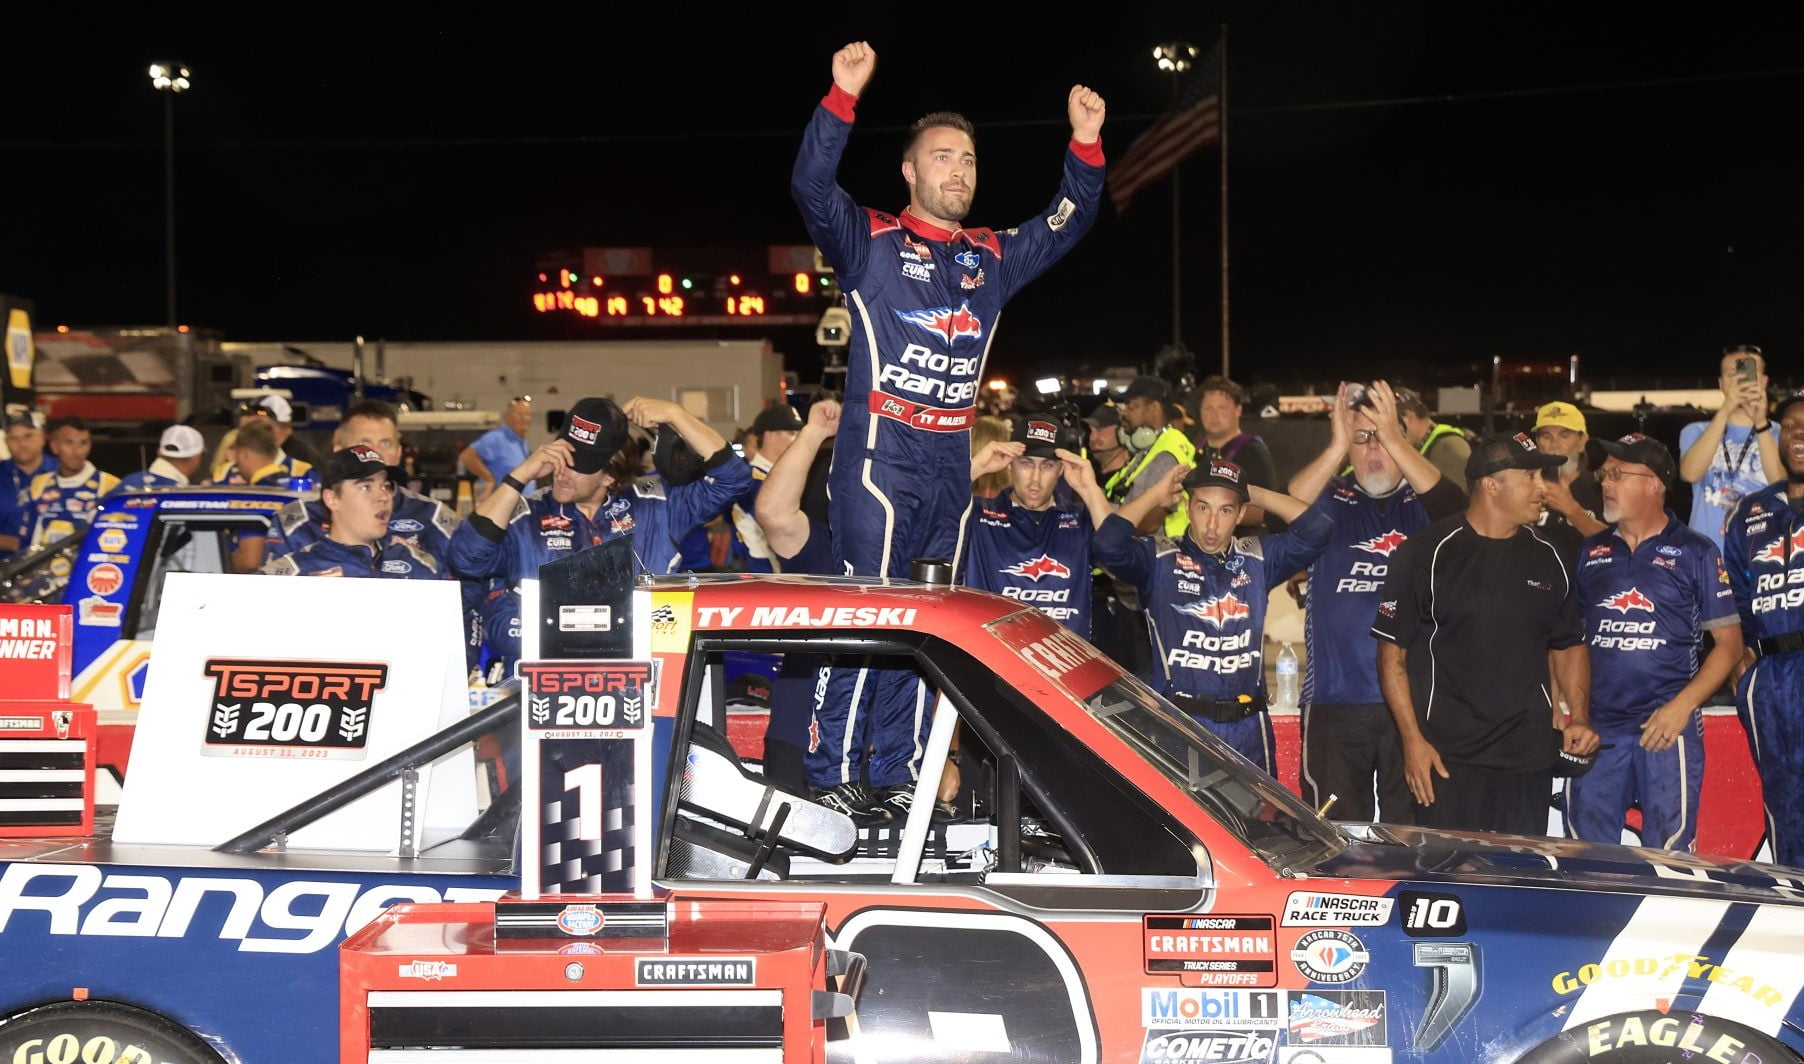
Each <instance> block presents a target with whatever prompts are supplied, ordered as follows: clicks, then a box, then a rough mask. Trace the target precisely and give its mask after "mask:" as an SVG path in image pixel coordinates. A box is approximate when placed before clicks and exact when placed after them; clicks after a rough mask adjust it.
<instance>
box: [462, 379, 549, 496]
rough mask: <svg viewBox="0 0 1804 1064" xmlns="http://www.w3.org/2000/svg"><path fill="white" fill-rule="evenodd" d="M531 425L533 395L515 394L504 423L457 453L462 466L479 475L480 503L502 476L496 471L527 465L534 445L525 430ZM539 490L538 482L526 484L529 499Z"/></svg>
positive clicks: (502, 416)
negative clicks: (528, 440)
mask: <svg viewBox="0 0 1804 1064" xmlns="http://www.w3.org/2000/svg"><path fill="white" fill-rule="evenodd" d="M530 428H532V396H530V395H516V396H514V397H513V398H512V399H510V400H508V403H507V409H506V410H504V411H502V414H501V424H499V425H496V426H495V427H494V428H492V429H490V430H488V431H487V432H485V433H483V434H482V435H480V436H478V437H476V440H475V442H473V443H471V444H470V445H469V446H468V447H465V448H464V449H463V451H462V452H461V453H459V454H458V456H457V464H458V467H459V468H460V469H462V470H463V471H464V472H466V473H468V474H470V475H471V476H473V477H475V478H476V481H477V487H476V501H477V502H478V503H481V502H482V500H483V499H485V498H487V497H488V494H489V492H491V491H493V490H494V488H495V483H496V481H498V480H500V479H501V477H498V476H496V475H495V470H497V469H499V470H502V471H503V473H504V475H505V473H506V472H507V471H511V470H513V469H516V468H518V467H519V466H521V465H523V464H525V462H526V458H527V456H528V455H530V454H532V448H531V447H530V446H528V445H527V443H526V432H527V430H528V429H530ZM538 491H539V486H538V484H537V483H532V484H528V485H526V491H525V492H524V494H525V496H526V498H529V499H530V498H532V497H533V496H534V495H536V494H537V493H538Z"/></svg>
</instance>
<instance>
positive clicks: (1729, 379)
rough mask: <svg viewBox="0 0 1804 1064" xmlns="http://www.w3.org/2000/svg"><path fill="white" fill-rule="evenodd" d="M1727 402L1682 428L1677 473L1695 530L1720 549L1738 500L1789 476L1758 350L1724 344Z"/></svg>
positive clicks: (1722, 384)
mask: <svg viewBox="0 0 1804 1064" xmlns="http://www.w3.org/2000/svg"><path fill="white" fill-rule="evenodd" d="M1717 384H1718V386H1719V387H1720V388H1721V389H1722V394H1723V402H1722V405H1721V406H1719V407H1717V410H1716V416H1715V417H1712V418H1711V419H1710V420H1709V421H1694V422H1692V423H1691V424H1689V425H1686V426H1685V427H1684V428H1683V429H1681V430H1679V476H1680V477H1682V478H1684V480H1685V482H1686V483H1688V484H1690V485H1691V486H1692V487H1691V520H1690V522H1689V523H1690V525H1691V527H1692V528H1695V529H1697V530H1698V531H1699V532H1702V533H1703V534H1704V535H1706V536H1709V537H1710V541H1711V542H1712V543H1715V544H1716V545H1717V547H1718V548H1719V549H1720V548H1721V547H1722V545H1723V528H1724V526H1725V525H1726V524H1727V522H1728V519H1729V514H1730V513H1732V512H1733V511H1734V509H1735V504H1736V503H1738V502H1740V501H1741V500H1742V498H1743V497H1744V496H1747V495H1751V494H1753V493H1754V492H1756V491H1759V490H1760V489H1761V488H1764V487H1766V486H1767V485H1768V484H1771V483H1772V482H1773V481H1775V480H1783V479H1784V478H1785V467H1784V466H1783V465H1781V464H1780V461H1779V441H1778V438H1777V434H1776V433H1774V432H1773V431H1772V422H1771V421H1770V420H1769V419H1768V418H1767V413H1766V359H1765V356H1763V355H1762V354H1761V353H1760V348H1758V347H1755V346H1753V345H1752V344H1737V345H1735V346H1733V347H1725V348H1723V359H1722V373H1721V375H1720V376H1719V377H1718V379H1717Z"/></svg>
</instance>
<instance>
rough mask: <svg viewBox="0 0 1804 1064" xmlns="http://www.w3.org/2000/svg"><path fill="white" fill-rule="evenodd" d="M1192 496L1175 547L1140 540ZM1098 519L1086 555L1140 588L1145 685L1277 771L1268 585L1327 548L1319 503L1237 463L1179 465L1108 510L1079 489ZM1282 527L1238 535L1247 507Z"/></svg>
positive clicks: (1155, 539) (1328, 530)
mask: <svg viewBox="0 0 1804 1064" xmlns="http://www.w3.org/2000/svg"><path fill="white" fill-rule="evenodd" d="M1180 490H1182V491H1184V492H1188V493H1189V501H1188V503H1187V504H1186V505H1187V511H1188V514H1189V517H1190V526H1189V528H1188V529H1187V530H1186V531H1185V533H1184V537H1183V538H1182V539H1178V540H1173V539H1171V538H1169V537H1166V536H1163V535H1152V536H1138V537H1136V536H1135V535H1134V529H1135V528H1136V527H1137V526H1138V525H1139V524H1140V522H1141V520H1142V519H1144V518H1145V517H1146V516H1147V515H1148V514H1150V513H1152V512H1153V511H1154V510H1155V509H1156V508H1159V507H1169V506H1172V505H1175V500H1176V499H1177V498H1178V493H1179V491H1180ZM1085 501H1086V502H1087V503H1088V504H1089V508H1090V513H1091V515H1092V518H1093V519H1096V521H1097V528H1096V538H1095V541H1094V542H1093V543H1092V544H1091V548H1090V550H1091V556H1092V557H1094V558H1095V559H1096V561H1097V562H1099V563H1101V564H1102V566H1103V567H1104V568H1105V569H1107V570H1108V571H1109V572H1110V573H1112V574H1114V575H1115V576H1116V577H1117V578H1118V579H1121V580H1126V581H1128V582H1129V583H1131V584H1133V585H1134V586H1135V587H1136V588H1138V589H1139V591H1140V594H1141V599H1142V601H1144V602H1145V603H1146V615H1147V618H1148V620H1149V622H1150V623H1151V625H1152V637H1153V656H1154V657H1155V658H1156V659H1157V664H1156V665H1155V666H1154V670H1153V671H1154V678H1153V685H1154V687H1155V688H1157V689H1158V690H1159V692H1160V693H1162V694H1164V695H1165V697H1166V698H1168V699H1170V700H1171V702H1172V703H1173V704H1175V705H1176V706H1177V707H1178V708H1179V709H1181V710H1183V711H1184V712H1186V713H1188V714H1189V715H1190V716H1191V717H1193V718H1194V719H1196V720H1197V721H1198V722H1200V723H1201V724H1202V725H1203V727H1205V728H1207V729H1209V730H1210V731H1212V732H1214V733H1215V734H1216V735H1217V736H1219V737H1220V738H1221V739H1222V740H1223V741H1224V742H1226V743H1227V744H1228V745H1230V746H1232V747H1233V748H1234V749H1236V750H1238V751H1240V753H1241V754H1242V755H1243V756H1244V757H1246V759H1247V760H1249V761H1251V762H1252V763H1253V764H1255V765H1258V766H1259V767H1260V768H1263V769H1264V770H1265V771H1266V772H1267V773H1269V774H1272V775H1276V774H1277V764H1276V760H1275V755H1274V752H1273V741H1272V722H1271V717H1270V715H1268V714H1267V713H1266V712H1265V709H1266V690H1265V648H1264V638H1265V610H1266V601H1267V598H1268V597H1269V596H1270V594H1271V589H1272V588H1273V587H1274V586H1276V585H1278V584H1281V583H1283V582H1284V581H1285V580H1287V579H1289V577H1290V576H1291V574H1293V573H1295V572H1297V571H1299V570H1301V569H1303V568H1304V567H1306V566H1308V565H1309V564H1310V563H1311V562H1313V561H1315V559H1316V558H1317V557H1319V556H1320V555H1321V553H1322V551H1323V550H1324V549H1325V548H1326V547H1327V546H1328V539H1329V537H1330V536H1331V535H1332V534H1333V532H1334V524H1333V522H1331V521H1330V520H1329V519H1328V517H1327V515H1326V514H1324V513H1322V505H1323V504H1322V503H1319V502H1318V503H1317V504H1316V505H1315V506H1305V505H1304V504H1303V503H1301V502H1299V501H1297V500H1296V499H1293V498H1291V497H1290V496H1288V495H1284V494H1282V493H1280V492H1275V491H1271V490H1268V489H1266V488H1262V487H1259V486H1258V485H1256V484H1248V483H1247V482H1246V479H1245V477H1244V475H1243V474H1242V472H1241V469H1240V467H1239V466H1237V465H1235V464H1234V463H1233V462H1229V461H1225V460H1219V459H1217V460H1211V461H1207V462H1205V463H1204V464H1201V465H1198V466H1196V467H1195V468H1194V469H1192V468H1190V467H1189V466H1176V467H1174V468H1173V469H1172V470H1171V471H1170V472H1169V473H1167V474H1166V475H1165V476H1164V477H1163V478H1162V479H1161V480H1160V481H1159V483H1158V485H1157V486H1156V487H1155V488H1153V490H1151V491H1147V492H1143V493H1141V494H1140V495H1139V496H1138V497H1137V498H1135V499H1132V500H1130V501H1129V502H1127V503H1124V504H1123V505H1122V506H1121V508H1120V509H1119V510H1116V511H1115V512H1113V513H1110V512H1109V510H1108V502H1107V500H1106V499H1105V498H1103V497H1102V494H1101V492H1100V490H1095V489H1094V488H1093V487H1092V488H1090V489H1086V498H1085ZM1249 502H1251V503H1254V504H1256V505H1258V506H1260V507H1263V508H1264V510H1265V511H1266V512H1267V513H1270V514H1276V515H1277V516H1278V517H1279V518H1280V519H1282V520H1284V521H1287V522H1289V527H1288V528H1286V529H1285V530H1284V531H1282V532H1274V533H1268V534H1265V535H1258V536H1246V537H1242V538H1239V539H1237V538H1235V536H1234V528H1235V526H1236V525H1238V524H1240V521H1241V516H1242V515H1243V514H1244V513H1245V512H1246V506H1247V503H1249Z"/></svg>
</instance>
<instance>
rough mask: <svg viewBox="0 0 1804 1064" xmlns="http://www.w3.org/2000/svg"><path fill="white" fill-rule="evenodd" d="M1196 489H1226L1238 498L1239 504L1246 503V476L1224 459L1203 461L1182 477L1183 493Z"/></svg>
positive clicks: (1237, 467)
mask: <svg viewBox="0 0 1804 1064" xmlns="http://www.w3.org/2000/svg"><path fill="white" fill-rule="evenodd" d="M1198 488H1227V489H1228V490H1229V491H1231V492H1233V493H1234V494H1236V495H1238V496H1240V501H1241V502H1246V501H1247V482H1246V475H1245V474H1244V473H1242V472H1241V469H1240V467H1239V466H1237V465H1235V464H1234V463H1233V462H1230V461H1228V460H1227V459H1225V458H1207V459H1204V460H1203V461H1201V462H1199V463H1197V466H1196V468H1195V469H1192V470H1191V471H1190V472H1189V473H1188V474H1187V475H1186V476H1185V477H1184V490H1185V491H1195V490H1197V489H1198Z"/></svg>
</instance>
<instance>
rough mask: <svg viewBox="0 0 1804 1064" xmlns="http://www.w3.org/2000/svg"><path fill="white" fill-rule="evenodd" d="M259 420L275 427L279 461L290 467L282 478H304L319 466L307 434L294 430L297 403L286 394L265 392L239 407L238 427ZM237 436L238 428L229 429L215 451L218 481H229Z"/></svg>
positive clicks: (277, 458)
mask: <svg viewBox="0 0 1804 1064" xmlns="http://www.w3.org/2000/svg"><path fill="white" fill-rule="evenodd" d="M257 420H266V421H268V422H269V425H270V427H271V428H273V429H275V430H276V461H277V462H278V463H280V464H281V465H283V466H284V467H286V469H287V474H286V476H284V477H283V478H282V479H283V480H285V481H289V482H295V481H300V480H304V479H306V478H307V477H308V476H309V475H310V474H311V473H312V471H313V469H314V468H316V467H317V466H319V464H320V457H319V453H318V452H317V451H315V450H314V449H313V448H312V447H311V446H310V445H308V443H307V441H306V440H305V439H304V438H302V437H300V436H296V435H295V434H294V407H293V406H292V405H290V404H289V402H288V400H287V399H286V398H284V397H283V396H280V395H265V396H263V397H262V398H260V399H252V400H250V401H249V402H247V403H245V404H244V405H243V406H241V407H239V410H238V428H243V427H244V426H245V425H247V424H249V423H251V422H253V421H257ZM237 436H238V432H237V429H234V430H233V431H231V432H229V433H227V434H226V438H225V439H223V440H221V441H219V448H218V450H217V451H215V452H214V454H213V482H214V483H216V484H224V483H226V481H227V478H229V477H230V476H231V474H232V455H231V450H232V448H233V447H235V446H236V445H237ZM310 486H311V485H309V487H310Z"/></svg>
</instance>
